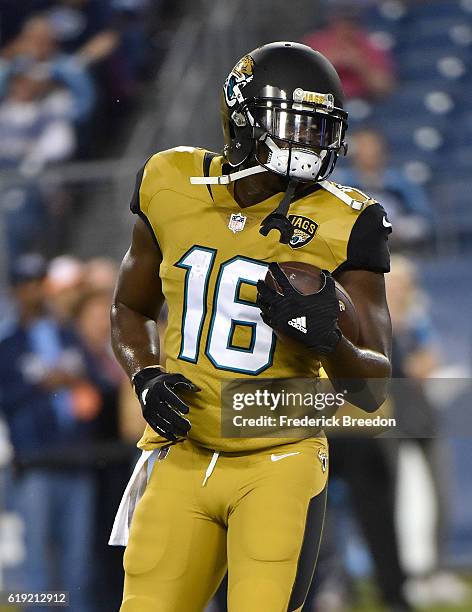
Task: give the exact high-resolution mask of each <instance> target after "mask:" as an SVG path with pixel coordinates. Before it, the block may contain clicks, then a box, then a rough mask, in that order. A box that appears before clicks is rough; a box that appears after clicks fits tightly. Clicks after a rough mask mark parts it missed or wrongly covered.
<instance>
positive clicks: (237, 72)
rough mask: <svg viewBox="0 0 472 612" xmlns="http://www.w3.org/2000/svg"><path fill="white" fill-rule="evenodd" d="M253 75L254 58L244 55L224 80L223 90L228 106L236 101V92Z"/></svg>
mask: <svg viewBox="0 0 472 612" xmlns="http://www.w3.org/2000/svg"><path fill="white" fill-rule="evenodd" d="M253 77H254V60H253V59H252V57H251V56H250V55H245V56H244V57H243V58H242V59H240V60H239V62H238V63H237V64H236V66H235V67H234V68H233V70H231V72H230V73H229V76H228V78H227V79H226V81H225V86H224V92H225V98H226V103H227V104H228V106H234V105H235V104H236V102H237V101H238V93H239V92H240V90H241V89H242V88H243V87H245V86H246V85H247V84H248V83H250V82H251V81H252V79H253Z"/></svg>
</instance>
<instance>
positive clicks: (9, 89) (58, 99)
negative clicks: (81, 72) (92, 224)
mask: <svg viewBox="0 0 472 612" xmlns="http://www.w3.org/2000/svg"><path fill="white" fill-rule="evenodd" d="M69 106H70V95H69V94H68V93H67V92H66V91H65V90H59V89H55V88H54V86H53V83H52V81H51V80H50V79H49V77H48V76H47V74H45V72H44V71H43V70H42V69H40V68H38V67H37V68H30V69H28V70H26V71H24V72H22V71H17V72H15V73H13V74H12V75H11V76H10V79H9V80H8V83H7V84H6V91H5V97H4V99H3V100H2V101H1V102H0V170H5V169H9V168H17V169H18V170H19V171H20V173H22V174H23V175H24V177H25V178H24V179H11V180H10V181H9V182H7V184H6V185H5V186H4V187H3V188H2V189H1V197H2V202H3V210H4V215H5V217H4V223H5V228H6V231H5V233H6V239H7V244H8V253H9V256H10V257H11V258H15V257H17V256H18V255H19V254H21V253H24V252H25V251H27V250H31V249H32V248H34V247H35V246H36V247H38V246H40V242H41V238H42V235H43V233H44V230H45V227H46V224H47V221H48V216H49V211H48V207H47V205H46V203H45V199H44V196H43V193H42V192H41V190H40V188H39V186H38V184H37V182H36V180H35V177H36V175H37V174H38V172H39V171H40V170H41V169H42V168H43V167H44V166H46V165H47V164H49V163H51V162H59V161H62V160H64V159H67V158H68V157H70V155H71V154H72V153H73V152H74V148H75V135H74V130H73V127H72V124H71V122H70V120H69V119H68V108H69Z"/></svg>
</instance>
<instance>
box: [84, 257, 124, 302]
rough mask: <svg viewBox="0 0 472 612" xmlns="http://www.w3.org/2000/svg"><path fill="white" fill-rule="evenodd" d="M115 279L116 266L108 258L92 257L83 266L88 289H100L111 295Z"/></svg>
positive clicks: (116, 275)
mask: <svg viewBox="0 0 472 612" xmlns="http://www.w3.org/2000/svg"><path fill="white" fill-rule="evenodd" d="M117 277H118V265H117V263H116V262H115V261H114V260H113V259H110V258H109V257H93V258H92V259H89V260H88V262H87V263H86V264H85V266H84V278H85V282H86V284H87V287H89V288H90V289H101V290H104V291H108V292H109V293H110V295H111V294H112V293H113V290H114V288H115V284H116V279H117Z"/></svg>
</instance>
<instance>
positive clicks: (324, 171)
mask: <svg viewBox="0 0 472 612" xmlns="http://www.w3.org/2000/svg"><path fill="white" fill-rule="evenodd" d="M343 103H344V93H343V89H342V85H341V81H340V79H339V76H338V74H337V72H336V70H335V69H334V67H333V66H332V64H331V63H330V62H329V61H328V60H327V59H326V58H325V57H324V55H322V54H321V53H318V51H314V50H313V49H312V48H311V47H307V46H306V45H302V44H300V43H295V42H274V43H270V44H267V45H263V46H262V47H258V48H257V49H254V51H251V52H250V53H248V54H247V55H245V56H244V57H243V58H241V59H240V60H239V62H238V63H237V64H236V65H235V67H234V68H233V69H232V70H231V72H230V73H229V75H228V78H227V79H226V81H225V83H224V86H223V92H222V95H221V115H222V123H223V133H224V139H225V145H224V156H225V158H226V160H227V161H228V163H229V165H230V166H232V167H233V168H234V171H231V172H230V173H229V174H225V175H223V176H220V177H191V179H190V180H191V182H192V183H193V184H212V183H213V184H220V185H221V184H228V183H231V182H232V181H235V180H237V179H240V178H243V177H246V176H250V175H252V174H256V173H260V172H267V171H269V172H274V173H275V174H278V175H280V176H283V177H285V178H286V179H287V181H288V183H287V190H286V192H285V195H284V197H283V199H282V200H281V202H280V203H279V205H278V207H277V209H276V210H274V211H273V212H272V213H271V214H270V215H269V216H268V217H266V218H265V219H264V220H263V222H262V224H261V228H260V232H261V234H263V235H264V236H267V234H268V233H269V232H270V231H271V230H272V229H277V230H278V231H280V234H281V237H280V241H281V242H283V243H288V242H289V241H290V239H291V237H292V235H293V227H292V225H291V223H290V221H289V220H288V219H287V212H288V209H289V206H290V202H291V201H292V198H293V197H294V195H295V193H296V190H297V186H298V185H299V183H300V182H304V183H319V182H321V183H322V182H323V181H324V180H325V179H326V178H327V177H328V176H329V175H330V174H331V172H332V171H333V170H334V166H335V165H336V161H337V159H338V156H339V154H340V153H346V150H347V147H346V145H345V142H344V135H345V132H346V129H347V112H346V111H345V110H343Z"/></svg>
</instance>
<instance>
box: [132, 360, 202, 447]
mask: <svg viewBox="0 0 472 612" xmlns="http://www.w3.org/2000/svg"><path fill="white" fill-rule="evenodd" d="M133 385H134V389H135V391H136V395H137V396H138V399H139V401H140V403H141V408H142V411H143V416H144V418H145V420H146V421H147V422H148V423H149V425H150V426H151V427H152V428H153V429H154V431H155V432H156V433H158V434H159V435H160V436H163V437H164V438H166V439H167V440H170V441H172V442H175V441H176V440H177V438H178V437H185V436H186V435H187V434H188V432H189V430H190V427H191V425H190V421H189V420H188V419H186V418H185V417H184V416H182V415H183V414H187V413H188V411H189V408H188V406H187V404H185V403H184V402H183V401H182V400H181V399H180V397H179V396H178V395H177V394H176V393H175V391H178V390H179V389H182V390H185V391H200V389H199V388H198V387H197V386H195V385H194V384H193V383H192V382H191V381H190V380H188V378H185V376H182V374H169V373H168V372H164V371H163V370H161V369H160V368H158V367H153V368H144V369H142V370H139V372H137V373H136V374H135V375H134V376H133Z"/></svg>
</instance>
